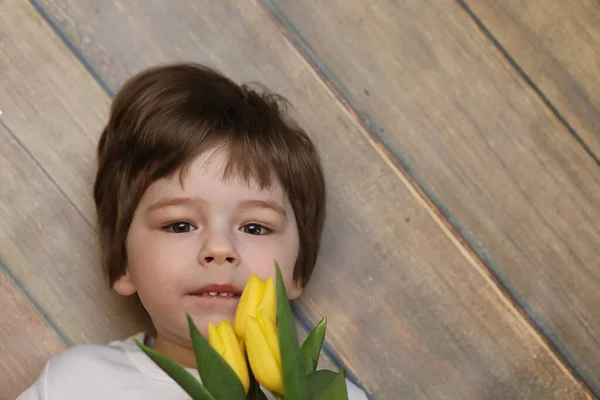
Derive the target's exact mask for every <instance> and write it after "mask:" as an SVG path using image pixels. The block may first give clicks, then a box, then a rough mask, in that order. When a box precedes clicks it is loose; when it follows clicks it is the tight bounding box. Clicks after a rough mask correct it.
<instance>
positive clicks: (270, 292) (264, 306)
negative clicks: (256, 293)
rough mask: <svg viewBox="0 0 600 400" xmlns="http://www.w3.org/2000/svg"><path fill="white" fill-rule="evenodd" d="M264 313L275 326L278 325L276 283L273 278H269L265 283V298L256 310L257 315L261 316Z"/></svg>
mask: <svg viewBox="0 0 600 400" xmlns="http://www.w3.org/2000/svg"><path fill="white" fill-rule="evenodd" d="M263 312H264V313H266V315H267V316H268V318H269V319H270V320H271V322H273V323H274V324H276V323H277V297H276V294H275V281H273V278H269V279H267V280H266V281H265V290H264V293H263V297H262V300H261V301H260V303H259V304H258V308H257V310H256V314H257V315H261V314H262V313H263Z"/></svg>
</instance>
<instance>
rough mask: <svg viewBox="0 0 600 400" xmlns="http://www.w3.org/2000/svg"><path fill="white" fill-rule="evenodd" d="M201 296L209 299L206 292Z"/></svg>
mask: <svg viewBox="0 0 600 400" xmlns="http://www.w3.org/2000/svg"><path fill="white" fill-rule="evenodd" d="M200 296H202V297H208V293H206V292H204V293H200Z"/></svg>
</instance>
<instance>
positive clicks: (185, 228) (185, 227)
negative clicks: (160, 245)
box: [166, 222, 196, 233]
mask: <svg viewBox="0 0 600 400" xmlns="http://www.w3.org/2000/svg"><path fill="white" fill-rule="evenodd" d="M166 228H167V231H168V232H173V233H187V232H191V231H195V230H196V228H194V226H192V224H190V223H189V222H175V223H174V224H170V225H167V226H166Z"/></svg>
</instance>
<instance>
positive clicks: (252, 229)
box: [240, 224, 272, 235]
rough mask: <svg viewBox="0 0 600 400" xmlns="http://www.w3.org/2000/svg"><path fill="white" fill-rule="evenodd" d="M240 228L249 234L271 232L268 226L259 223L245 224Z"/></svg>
mask: <svg viewBox="0 0 600 400" xmlns="http://www.w3.org/2000/svg"><path fill="white" fill-rule="evenodd" d="M240 230H241V231H242V232H244V233H247V234H249V235H266V234H268V233H271V232H272V231H271V230H270V229H269V228H267V227H266V226H263V225H261V224H247V225H244V226H242V227H241V228H240Z"/></svg>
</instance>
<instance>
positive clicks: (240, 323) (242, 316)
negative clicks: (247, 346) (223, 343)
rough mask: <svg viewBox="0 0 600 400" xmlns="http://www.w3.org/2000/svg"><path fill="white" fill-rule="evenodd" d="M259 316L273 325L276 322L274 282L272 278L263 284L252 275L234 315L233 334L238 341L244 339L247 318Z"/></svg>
mask: <svg viewBox="0 0 600 400" xmlns="http://www.w3.org/2000/svg"><path fill="white" fill-rule="evenodd" d="M260 314H263V315H264V316H265V317H266V318H267V319H269V320H271V321H272V323H273V324H275V322H276V320H277V303H276V296H275V282H274V281H273V278H269V279H267V280H266V282H263V281H262V280H261V279H260V278H259V277H258V276H256V275H254V274H252V276H251V277H250V279H249V280H248V282H247V283H246V287H245V288H244V291H243V292H242V296H241V297H240V301H239V303H238V307H237V310H236V313H235V320H234V326H235V332H236V334H237V335H238V337H239V338H240V339H242V340H243V339H244V337H245V332H246V321H247V320H248V317H255V318H256V317H257V316H258V315H260Z"/></svg>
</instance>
